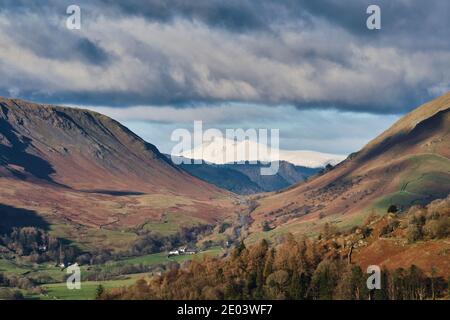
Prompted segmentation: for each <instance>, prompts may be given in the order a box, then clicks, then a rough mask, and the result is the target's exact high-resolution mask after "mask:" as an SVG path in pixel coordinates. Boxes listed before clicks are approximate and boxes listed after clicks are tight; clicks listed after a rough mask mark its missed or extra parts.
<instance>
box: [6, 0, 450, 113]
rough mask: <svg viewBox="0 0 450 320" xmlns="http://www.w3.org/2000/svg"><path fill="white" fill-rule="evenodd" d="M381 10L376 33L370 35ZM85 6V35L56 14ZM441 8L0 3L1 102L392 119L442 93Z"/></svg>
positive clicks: (444, 36) (432, 4)
mask: <svg viewBox="0 0 450 320" xmlns="http://www.w3.org/2000/svg"><path fill="white" fill-rule="evenodd" d="M372 3H373V4H378V5H380V7H381V12H382V29H381V30H377V31H369V30H368V29H367V28H366V26H365V23H366V18H367V14H366V8H367V6H368V5H369V4H372ZM70 4H78V5H80V6H81V8H82V29H81V30H79V31H70V30H67V29H66V28H65V27H64V26H65V18H66V17H67V16H66V14H65V10H66V8H67V6H68V5H70ZM449 10H450V2H448V1H439V0H434V1H426V2H425V1H419V0H417V1H388V0H383V1H372V0H370V1H369V0H347V1H340V0H323V1H306V0H298V1H294V0H286V1H275V0H260V1H252V0H240V1H238V0H228V1H219V0H195V1H183V0H172V1H169V0H148V1H138V0H128V1H125V0H118V1H112V0H97V1H87V0H79V1H66V0H61V1H60V0H58V1H56V0H48V1H44V2H42V1H25V0H14V1H12V0H3V1H2V2H1V4H0V71H1V75H2V77H1V78H0V94H1V95H8V96H20V97H23V98H27V99H34V100H40V101H45V102H58V103H75V104H76V103H78V104H98V105H118V106H120V105H145V104H147V105H148V104H152V105H158V104H161V105H164V104H172V105H176V106H186V105H192V104H205V103H207V104H208V103H209V104H215V103H217V104H220V103H222V102H227V101H237V102H239V101H240V102H249V103H257V104H266V105H281V104H289V105H294V106H296V107H298V108H300V109H310V108H335V109H339V110H350V111H363V112H364V111H368V112H371V113H401V112H404V111H406V110H408V109H410V108H412V107H415V106H416V105H418V104H420V103H422V102H423V101H426V100H428V99H430V98H432V97H435V96H437V95H440V94H442V93H444V92H446V91H448V90H449V87H450V75H449V74H448V72H447V71H446V70H448V68H449V66H450V41H448V39H449V38H450V37H449V30H450V22H449V21H450V19H449V18H450V13H449Z"/></svg>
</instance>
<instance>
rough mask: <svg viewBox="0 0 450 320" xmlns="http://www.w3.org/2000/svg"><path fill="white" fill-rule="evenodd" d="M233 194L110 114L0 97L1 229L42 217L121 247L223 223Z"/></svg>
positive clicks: (64, 230)
mask: <svg viewBox="0 0 450 320" xmlns="http://www.w3.org/2000/svg"><path fill="white" fill-rule="evenodd" d="M233 197H234V196H233V195H231V194H230V193H228V192H226V191H224V190H221V189H219V188H217V187H215V186H213V185H210V184H208V183H206V182H204V181H202V180H200V179H197V178H195V177H193V176H191V175H190V174H188V173H186V172H185V171H183V170H182V169H180V168H177V167H175V166H174V165H172V163H171V162H170V161H169V160H168V159H167V158H166V157H165V156H164V155H162V154H161V153H160V152H159V151H158V150H157V148H156V147H155V146H153V145H151V144H149V143H146V142H145V141H144V140H142V139H141V138H139V137H138V136H137V135H135V134H134V133H132V132H131V131H130V130H128V129H127V128H126V127H124V126H122V125H121V124H120V123H118V122H116V121H114V120H112V119H110V118H108V117H106V116H104V115H101V114H99V113H95V112H92V111H88V110H81V109H72V108H66V107H56V106H49V105H39V104H34V103H29V102H25V101H22V100H10V99H3V98H0V203H2V205H3V207H2V208H1V209H2V210H1V211H2V214H3V216H7V217H9V218H10V221H6V220H2V221H0V225H1V224H3V225H7V224H8V225H12V226H13V225H14V224H17V225H26V224H27V221H30V224H33V223H32V221H34V220H33V219H32V218H36V219H38V220H39V219H41V221H42V223H43V224H46V225H47V228H48V229H49V230H51V232H53V233H54V234H63V235H64V236H65V237H67V238H69V239H71V240H75V241H80V242H82V243H83V244H86V245H92V244H93V243H95V241H97V243H96V245H98V243H103V242H104V243H110V242H112V241H113V239H118V240H120V241H119V244H120V245H122V244H125V243H126V242H127V241H129V240H132V239H133V238H134V237H135V233H134V231H135V230H136V228H138V229H139V228H144V229H151V230H152V229H155V230H163V231H164V232H173V231H175V230H177V229H179V227H181V226H184V225H188V226H189V225H194V224H205V223H214V222H216V221H220V220H221V219H222V218H224V217H225V216H228V215H231V214H233V213H234V211H233V210H234V209H233V208H234V205H233V203H232V201H233ZM21 219H22V220H23V221H21Z"/></svg>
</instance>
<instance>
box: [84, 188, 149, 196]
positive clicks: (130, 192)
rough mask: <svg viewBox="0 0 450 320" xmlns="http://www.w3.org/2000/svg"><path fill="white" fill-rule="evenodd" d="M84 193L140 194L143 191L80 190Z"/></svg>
mask: <svg viewBox="0 0 450 320" xmlns="http://www.w3.org/2000/svg"><path fill="white" fill-rule="evenodd" d="M80 191H81V192H86V193H100V194H106V195H108V196H118V197H119V196H142V195H144V194H145V193H144V192H139V191H120V190H80Z"/></svg>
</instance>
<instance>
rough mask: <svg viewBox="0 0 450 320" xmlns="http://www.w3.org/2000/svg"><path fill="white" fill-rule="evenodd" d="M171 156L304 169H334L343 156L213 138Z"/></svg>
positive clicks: (215, 162) (246, 141) (212, 161)
mask: <svg viewBox="0 0 450 320" xmlns="http://www.w3.org/2000/svg"><path fill="white" fill-rule="evenodd" d="M173 156H182V157H185V158H189V159H202V160H204V161H205V162H209V163H214V164H225V163H236V162H243V161H265V162H271V161H278V160H284V161H287V162H290V163H292V164H294V165H297V166H302V167H308V168H318V167H324V166H326V165H327V164H331V165H335V164H337V163H339V162H341V161H343V160H344V159H345V158H346V156H345V155H337V154H330V153H322V152H316V151H309V150H276V149H274V148H271V147H269V146H267V145H264V144H261V143H258V142H255V141H251V140H243V141H233V140H230V139H226V138H220V137H215V138H214V139H213V140H212V141H210V142H205V143H203V144H201V145H199V146H197V147H195V148H194V149H192V150H187V151H183V152H181V153H180V154H174V155H173Z"/></svg>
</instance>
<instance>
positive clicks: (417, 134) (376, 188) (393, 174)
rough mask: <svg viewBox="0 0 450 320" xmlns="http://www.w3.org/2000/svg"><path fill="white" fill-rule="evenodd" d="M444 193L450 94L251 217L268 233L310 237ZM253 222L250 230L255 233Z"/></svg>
mask: <svg viewBox="0 0 450 320" xmlns="http://www.w3.org/2000/svg"><path fill="white" fill-rule="evenodd" d="M449 192H450V93H447V94H445V95H443V96H442V97H440V98H437V99H435V100H433V101H431V102H429V103H426V104H424V105H422V106H421V107H419V108H417V109H416V110H414V111H412V112H411V113H409V114H408V115H406V116H405V117H403V118H402V119H400V120H399V121H398V122H397V123H395V124H394V125H393V126H392V127H391V128H390V129H388V130H387V131H386V132H384V133H383V134H382V135H380V136H379V137H377V138H375V139H374V140H373V141H371V142H370V143H368V144H367V145H366V146H365V147H364V148H363V149H362V150H361V151H359V152H358V153H355V154H352V155H351V156H349V157H348V158H347V159H346V160H345V161H343V162H342V163H340V164H339V165H337V166H336V167H335V168H334V169H333V170H331V171H329V172H327V173H325V174H324V175H321V176H319V177H317V178H315V179H312V180H311V181H308V182H307V183H304V184H300V185H297V186H294V187H292V188H290V189H289V190H287V191H285V192H282V193H279V194H274V195H270V196H268V197H266V198H264V199H261V200H260V207H259V208H258V209H257V210H255V212H254V213H253V217H254V219H255V220H256V222H258V221H259V222H261V221H262V220H267V221H269V222H270V223H271V224H272V225H273V226H277V228H276V229H274V230H273V232H272V233H278V232H283V231H290V232H294V233H311V234H314V233H316V232H317V230H318V229H319V227H320V225H321V224H323V223H324V222H330V223H334V224H336V225H337V226H338V227H350V226H353V225H355V224H359V223H361V222H362V221H363V220H364V217H365V216H367V215H368V214H370V213H386V211H387V208H388V207H389V206H390V205H396V206H398V207H399V208H400V209H403V208H407V207H409V206H411V205H413V204H421V203H422V204H425V203H428V202H430V201H431V200H433V199H437V198H444V197H446V196H447V195H448V194H449ZM258 229H259V227H258V223H255V224H254V227H253V231H258Z"/></svg>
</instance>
